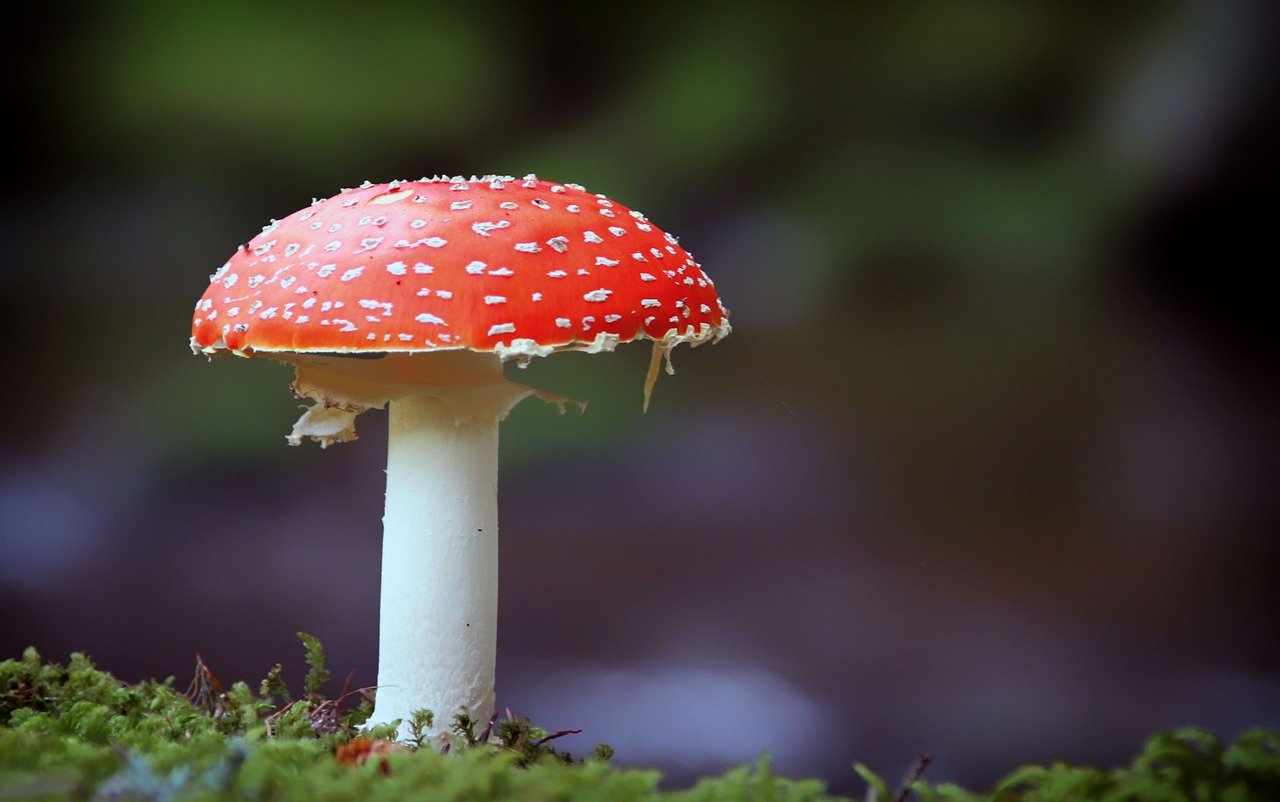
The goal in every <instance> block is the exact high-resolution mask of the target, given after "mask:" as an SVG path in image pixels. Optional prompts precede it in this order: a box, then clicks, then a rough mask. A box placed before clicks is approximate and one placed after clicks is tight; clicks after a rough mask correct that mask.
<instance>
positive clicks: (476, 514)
mask: <svg viewBox="0 0 1280 802" xmlns="http://www.w3.org/2000/svg"><path fill="white" fill-rule="evenodd" d="M389 410H390V424H389V426H390V428H389V441H388V453H387V501H386V514H385V516H384V517H383V519H382V523H383V536H382V605H381V614H380V617H379V637H378V643H379V647H378V687H377V695H376V697H375V698H376V700H377V701H376V705H375V709H374V712H373V717H372V719H371V722H372V723H385V722H389V721H392V720H393V719H401V722H402V723H401V725H400V729H399V736H400V737H401V738H403V737H405V736H406V735H407V734H408V721H409V717H410V714H411V713H412V712H413V711H414V710H418V709H420V708H429V709H430V710H431V711H432V712H433V713H434V714H435V724H434V726H433V728H432V729H431V731H430V734H431V735H433V736H437V735H442V736H447V733H448V731H449V727H450V724H451V721H452V718H453V716H454V714H456V713H457V712H458V711H459V709H460V708H462V707H463V706H466V707H467V708H468V710H469V711H470V714H471V716H472V717H473V718H474V719H476V720H478V721H481V722H484V721H488V719H489V717H490V716H491V715H492V714H493V707H494V661H495V656H496V652H497V638H498V418H497V416H495V415H493V414H492V413H491V412H490V413H488V414H484V411H481V414H477V415H475V416H474V417H470V418H469V419H464V420H462V421H461V422H456V420H457V419H456V418H455V412H454V411H453V410H451V409H450V408H449V407H448V406H446V405H445V404H444V403H443V402H442V401H441V400H439V399H437V398H433V397H430V396H409V397H404V398H399V399H396V400H394V401H392V402H391V403H390V406H389ZM458 417H461V418H465V417H466V416H465V415H459V416H458Z"/></svg>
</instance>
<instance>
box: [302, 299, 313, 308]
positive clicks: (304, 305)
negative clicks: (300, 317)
mask: <svg viewBox="0 0 1280 802" xmlns="http://www.w3.org/2000/svg"><path fill="white" fill-rule="evenodd" d="M315 305H316V299H315V298H308V299H307V300H305V301H303V302H302V308H303V309H310V308H311V307H313V306H315Z"/></svg>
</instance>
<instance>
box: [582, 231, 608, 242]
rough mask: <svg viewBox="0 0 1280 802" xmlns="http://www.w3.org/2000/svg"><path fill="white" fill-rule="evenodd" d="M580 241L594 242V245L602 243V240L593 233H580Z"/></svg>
mask: <svg viewBox="0 0 1280 802" xmlns="http://www.w3.org/2000/svg"><path fill="white" fill-rule="evenodd" d="M582 239H583V241H585V242H595V243H601V242H604V239H603V238H602V237H601V236H600V235H599V234H597V233H596V232H594V231H584V232H582Z"/></svg>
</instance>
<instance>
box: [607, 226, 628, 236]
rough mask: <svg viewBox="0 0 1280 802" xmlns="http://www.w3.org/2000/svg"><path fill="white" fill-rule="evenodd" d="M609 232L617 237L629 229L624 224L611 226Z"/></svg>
mask: <svg viewBox="0 0 1280 802" xmlns="http://www.w3.org/2000/svg"><path fill="white" fill-rule="evenodd" d="M609 233H610V234H612V235H613V236H615V237H621V236H622V235H624V234H626V233H627V230H626V229H625V228H623V227H622V226H609Z"/></svg>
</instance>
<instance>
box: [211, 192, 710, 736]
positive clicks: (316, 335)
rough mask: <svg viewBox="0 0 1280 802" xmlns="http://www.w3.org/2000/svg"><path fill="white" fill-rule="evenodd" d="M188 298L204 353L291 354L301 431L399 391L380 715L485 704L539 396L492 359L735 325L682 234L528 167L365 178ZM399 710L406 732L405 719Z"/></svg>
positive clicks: (282, 224) (339, 428)
mask: <svg viewBox="0 0 1280 802" xmlns="http://www.w3.org/2000/svg"><path fill="white" fill-rule="evenodd" d="M211 282H212V283H211V284H210V285H209V289H208V290H206V291H205V293H204V296H203V297H202V298H201V299H200V301H199V303H197V304H196V309H195V315H194V317H193V319H192V323H191V331H192V337H191V347H192V350H194V351H195V352H197V353H203V354H208V355H211V356H212V355H217V354H225V353H233V354H237V355H239V356H245V357H249V356H255V355H262V356H266V357H270V358H272V359H276V360H280V361H282V362H287V363H289V364H291V365H293V366H294V368H295V379H294V384H293V390H294V392H295V393H296V394H297V395H299V396H307V397H310V398H312V399H314V400H315V401H316V404H315V405H314V406H312V407H310V408H309V409H308V410H307V411H306V412H305V413H304V414H303V416H302V418H301V419H300V420H298V422H297V423H296V424H295V425H294V428H293V432H292V433H291V434H290V435H289V438H288V440H289V442H290V443H291V444H293V445H297V444H298V443H300V442H301V441H302V439H303V438H311V439H313V440H316V441H318V442H319V443H320V444H321V445H322V446H325V445H328V444H330V443H336V442H342V441H345V440H350V439H354V437H355V428H354V421H355V416H356V415H357V414H359V413H360V412H363V411H364V410H366V409H370V408H375V407H383V406H388V408H389V416H390V420H389V426H390V434H389V445H388V455H387V497H386V514H385V517H384V518H383V526H384V532H383V553H382V595H381V597H382V604H381V615H380V621H379V627H380V629H379V655H378V689H377V697H376V699H377V701H376V705H375V710H374V714H373V718H372V721H373V722H375V723H378V722H388V721H391V720H394V719H402V720H404V721H406V722H407V719H408V717H409V714H410V713H411V712H412V711H414V710H417V709H419V708H429V709H431V710H433V711H434V712H435V713H436V725H435V728H436V733H440V732H445V731H447V728H448V726H449V720H450V718H451V716H452V714H454V713H456V712H457V711H458V710H459V708H461V707H463V706H464V705H465V706H466V707H468V708H469V710H470V712H471V714H472V716H473V717H475V718H477V719H479V720H481V721H483V720H486V719H487V718H488V717H489V716H490V715H491V714H492V711H493V706H494V660H495V653H496V648H497V609H498V603H497V597H498V592H497V590H498V512H497V488H498V422H499V421H500V420H502V418H503V417H505V416H506V414H507V413H508V412H509V411H510V410H511V408H512V407H513V406H515V404H516V403H518V402H519V401H520V400H521V399H523V398H525V397H526V396H528V395H530V394H538V395H540V396H543V397H549V396H547V395H546V394H544V393H541V392H540V391H535V390H533V389H532V388H529V387H526V386H525V385H522V384H518V383H516V382H512V381H509V380H507V379H505V378H504V377H503V374H502V363H503V362H505V361H508V360H512V359H514V360H517V361H518V362H519V363H520V364H521V366H523V365H525V364H527V362H528V361H529V359H530V358H531V357H535V356H546V355H549V354H551V353H553V352H556V351H570V350H572V351H586V352H587V353H600V352H606V351H612V350H613V349H614V347H615V346H616V345H618V344H619V343H623V342H630V341H632V340H640V339H648V340H651V341H652V342H653V356H652V359H651V362H650V367H649V375H648V377H647V379H646V382H645V388H644V398H645V404H646V406H647V404H648V399H649V394H650V392H651V390H652V387H653V382H654V380H655V379H656V377H657V373H658V368H659V364H660V362H661V361H662V358H663V357H664V356H665V357H666V358H667V359H668V370H670V362H669V359H670V351H671V349H672V348H674V347H675V346H676V345H679V344H680V343H689V344H690V345H699V344H701V343H704V342H708V341H711V342H714V341H717V340H719V339H721V338H722V337H724V336H725V335H727V334H728V333H729V331H730V327H729V317H728V311H727V310H726V309H725V308H724V306H723V305H722V304H721V303H720V299H719V298H718V297H717V295H716V290H715V287H714V286H713V285H712V283H711V279H710V278H708V277H707V275H706V274H705V273H703V272H702V268H701V266H700V265H699V264H698V263H697V262H695V261H694V259H693V257H692V256H690V255H689V254H688V252H687V251H685V250H684V248H682V247H680V245H679V244H678V243H677V241H676V238H675V237H673V236H671V235H670V234H666V233H664V232H663V231H661V230H659V229H658V227H657V226H655V225H653V224H652V223H651V222H649V221H648V219H647V218H646V217H645V216H644V215H642V214H640V213H639V212H636V211H632V210H630V209H628V208H626V207H624V206H622V205H621V204H619V203H617V202H616V201H611V200H609V199H608V198H606V197H605V196H604V195H597V194H591V193H589V192H587V191H586V190H585V189H584V188H583V187H581V186H578V185H576V184H556V183H552V182H550V181H544V180H540V179H537V178H535V177H534V176H532V175H530V176H525V177H524V178H523V179H517V178H513V177H510V176H484V177H482V178H477V177H474V176H473V177H471V178H470V179H464V178H462V177H460V176H459V177H453V178H449V177H436V178H430V179H426V178H424V179H422V180H419V181H393V182H391V183H389V184H369V183H365V184H363V185H361V186H360V187H358V188H355V189H347V190H343V191H342V192H340V193H339V194H337V195H335V196H334V197H332V198H328V199H326V200H318V201H314V202H312V204H311V206H309V207H308V208H306V209H302V210H300V211H297V212H295V213H293V214H291V215H289V216H288V217H286V218H284V219H283V220H273V221H272V222H271V224H270V225H268V226H266V227H265V228H263V230H262V233H261V234H259V235H257V236H256V237H254V238H253V239H252V240H250V241H249V242H248V243H246V244H245V245H243V246H241V247H240V248H239V249H238V250H237V251H236V253H235V254H234V255H233V256H232V257H231V259H230V260H228V261H227V263H226V264H224V265H223V266H222V267H221V268H219V269H218V271H217V272H216V273H214V274H213V276H211ZM405 726H406V725H402V729H401V732H402V733H403V732H404V731H405V729H404V727H405Z"/></svg>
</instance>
